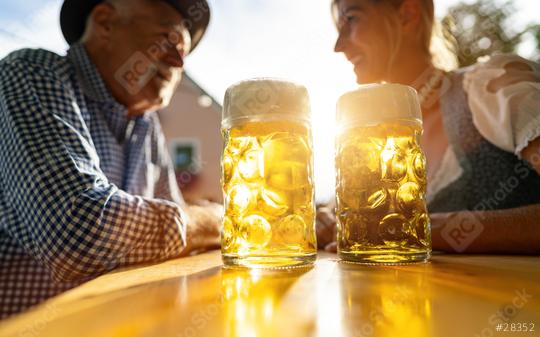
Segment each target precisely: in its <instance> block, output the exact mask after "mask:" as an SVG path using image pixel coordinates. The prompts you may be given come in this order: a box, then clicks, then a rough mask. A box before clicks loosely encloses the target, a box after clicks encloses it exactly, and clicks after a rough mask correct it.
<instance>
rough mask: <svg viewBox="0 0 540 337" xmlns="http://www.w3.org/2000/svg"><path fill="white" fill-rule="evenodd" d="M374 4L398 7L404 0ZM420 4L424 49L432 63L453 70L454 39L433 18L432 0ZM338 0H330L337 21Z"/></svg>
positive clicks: (383, 1)
mask: <svg viewBox="0 0 540 337" xmlns="http://www.w3.org/2000/svg"><path fill="white" fill-rule="evenodd" d="M370 1H371V2H372V3H375V4H388V5H391V6H392V7H394V8H396V9H398V8H399V7H400V6H401V5H402V4H403V1H404V0H370ZM419 1H420V3H421V5H422V29H421V36H420V39H421V42H422V45H423V48H424V51H425V52H427V53H428V54H430V55H431V60H432V62H433V64H434V65H435V66H436V67H437V68H439V69H443V70H445V71H450V70H454V69H456V68H457V66H458V60H457V55H456V52H455V50H456V48H455V40H454V39H453V37H452V35H451V34H450V32H449V31H447V30H444V29H443V25H442V24H441V22H440V21H439V20H436V19H435V6H434V4H433V0H419ZM338 2H339V0H332V14H333V16H334V21H336V22H337V14H338V13H337V4H338Z"/></svg>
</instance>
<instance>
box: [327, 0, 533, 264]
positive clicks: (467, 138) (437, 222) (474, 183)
mask: <svg viewBox="0 0 540 337" xmlns="http://www.w3.org/2000/svg"><path fill="white" fill-rule="evenodd" d="M332 8H333V11H334V15H335V19H336V25H337V28H338V33H339V36H338V39H337V42H336V46H335V51H336V52H338V53H343V54H344V55H345V56H346V57H347V59H348V60H349V62H350V63H351V64H353V65H354V71H355V73H356V77H357V82H358V83H359V84H365V83H373V82H390V83H401V84H406V85H410V86H413V87H415V88H416V89H417V90H418V92H419V96H420V100H421V105H422V113H423V119H424V131H425V132H424V135H423V139H422V146H423V149H424V151H425V153H426V157H427V163H428V186H429V187H428V196H427V198H428V208H429V210H430V217H431V223H432V229H433V232H432V233H433V248H434V250H443V251H448V252H454V251H457V252H479V253H480V252H484V253H539V252H540V230H539V228H538V227H537V226H538V225H537V224H536V221H537V220H536V219H540V205H539V204H540V175H539V173H540V137H539V136H540V65H538V64H535V63H533V62H530V61H527V60H525V59H522V58H519V57H517V56H509V55H498V56H493V57H491V58H490V59H489V60H487V61H486V62H484V63H479V64H476V65H475V66H473V67H470V68H467V69H460V70H456V71H452V72H445V71H444V70H443V69H441V68H440V67H438V66H436V65H435V63H434V57H433V55H432V54H431V53H430V47H432V45H431V42H432V31H433V25H434V9H433V1H432V0H334V1H333V6H332ZM317 219H318V228H317V230H318V234H319V241H320V245H321V246H322V247H325V248H326V249H327V250H335V247H336V244H335V242H330V241H333V240H335V217H334V216H333V214H332V213H331V212H330V211H329V210H328V209H321V210H320V211H319V214H318V217H317ZM330 238H333V239H332V240H330Z"/></svg>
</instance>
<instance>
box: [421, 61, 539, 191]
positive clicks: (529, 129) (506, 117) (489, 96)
mask: <svg viewBox="0 0 540 337" xmlns="http://www.w3.org/2000/svg"><path fill="white" fill-rule="evenodd" d="M463 88H464V90H465V92H467V94H468V99H469V107H470V109H471V112H472V118H473V123H474V125H475V126H476V128H477V129H478V131H479V132H480V134H481V135H482V136H483V137H484V138H485V139H486V140H488V141H489V142H491V143H492V144H493V145H495V146H497V147H499V148H500V149H502V150H505V151H508V152H512V153H515V154H516V155H517V156H518V157H520V158H521V151H522V150H523V149H525V148H526V147H527V145H528V144H529V142H531V141H533V140H535V139H536V138H538V137H539V136H540V64H537V63H534V62H531V61H529V60H526V59H524V58H521V57H519V56H516V55H494V56H492V57H490V58H488V59H486V60H485V61H483V62H479V63H477V64H476V65H474V66H472V67H471V68H470V70H469V71H467V73H466V74H465V77H464V80H463ZM462 172H463V171H462V169H461V167H460V166H459V162H458V160H457V158H456V156H455V154H454V152H453V151H452V149H451V148H450V147H449V148H448V149H447V150H446V153H445V155H444V159H443V161H442V163H441V165H440V168H439V169H438V171H437V172H436V174H435V176H434V178H433V179H432V180H431V181H430V183H429V185H430V186H429V188H428V201H429V200H430V199H431V198H432V197H433V196H434V195H435V194H436V193H437V192H438V191H440V190H441V189H443V188H444V187H446V186H448V185H449V184H451V183H452V182H454V181H455V180H457V179H458V178H459V177H460V176H461V173H462Z"/></svg>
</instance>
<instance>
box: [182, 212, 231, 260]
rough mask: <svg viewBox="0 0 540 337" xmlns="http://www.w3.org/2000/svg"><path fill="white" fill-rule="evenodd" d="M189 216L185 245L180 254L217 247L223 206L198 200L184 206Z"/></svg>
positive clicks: (189, 253) (190, 253)
mask: <svg viewBox="0 0 540 337" xmlns="http://www.w3.org/2000/svg"><path fill="white" fill-rule="evenodd" d="M185 211H186V213H187V215H188V217H189V222H188V224H187V233H186V236H187V245H186V248H185V249H184V252H183V254H182V255H195V254H198V253H202V252H205V251H208V250H213V249H219V247H220V228H221V219H222V217H223V206H221V205H219V204H216V203H212V202H204V203H203V202H198V203H197V205H189V206H187V207H186V208H185Z"/></svg>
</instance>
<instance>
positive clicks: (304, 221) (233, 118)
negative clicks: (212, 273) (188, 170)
mask: <svg viewBox="0 0 540 337" xmlns="http://www.w3.org/2000/svg"><path fill="white" fill-rule="evenodd" d="M310 114H311V113H310V104H309V96H308V93H307V90H306V89H305V88H304V87H302V86H299V85H296V84H293V83H289V82H284V81H278V80H270V79H254V80H249V81H244V82H240V83H238V84H236V85H233V86H232V87H230V88H229V89H228V90H227V93H226V94H225V102H224V109H223V122H222V135H223V141H224V149H223V155H222V187H223V192H224V199H225V216H224V219H223V229H222V237H221V244H222V248H221V249H222V257H223V262H224V264H225V265H226V266H245V267H254V268H257V267H259V268H265V267H269V268H272V267H287V266H295V265H306V264H311V263H313V261H314V260H315V258H316V247H317V245H316V237H315V207H314V186H313V185H314V184H313V146H312V137H311V128H310Z"/></svg>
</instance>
